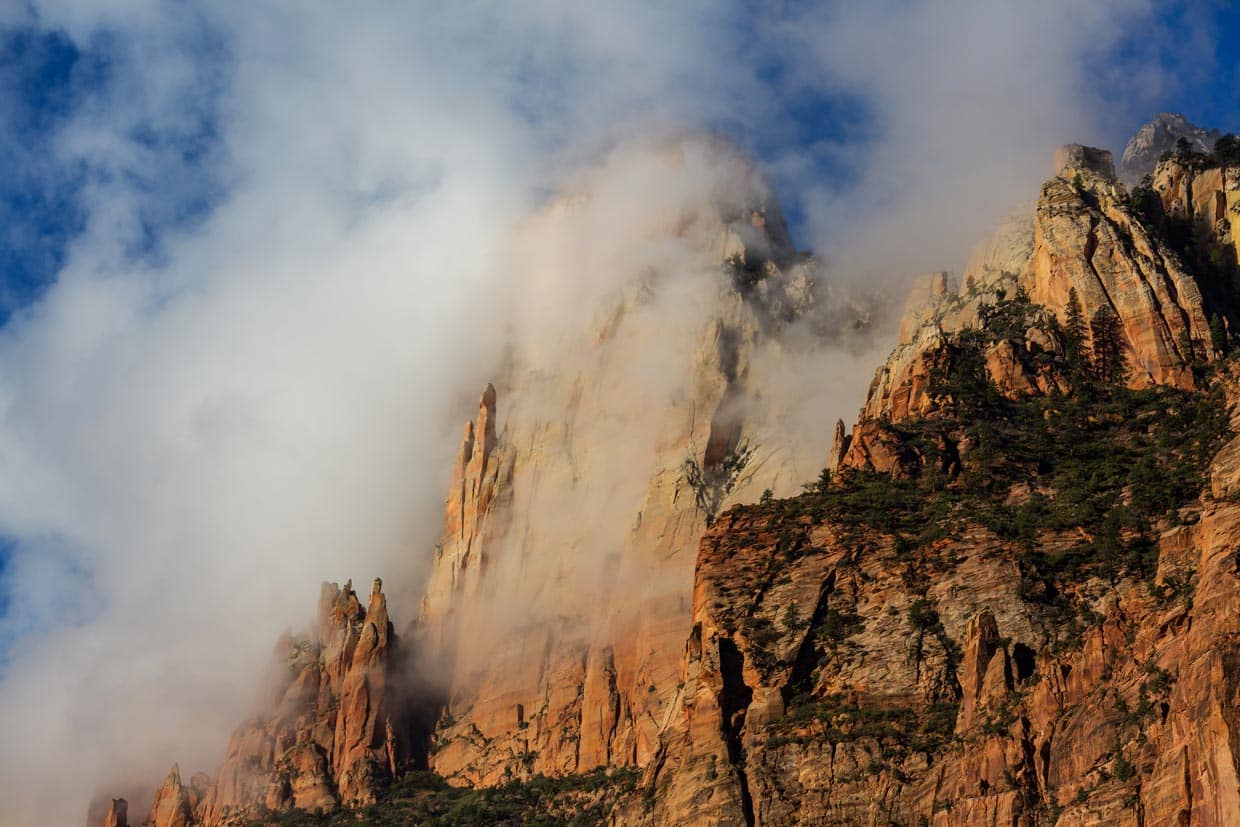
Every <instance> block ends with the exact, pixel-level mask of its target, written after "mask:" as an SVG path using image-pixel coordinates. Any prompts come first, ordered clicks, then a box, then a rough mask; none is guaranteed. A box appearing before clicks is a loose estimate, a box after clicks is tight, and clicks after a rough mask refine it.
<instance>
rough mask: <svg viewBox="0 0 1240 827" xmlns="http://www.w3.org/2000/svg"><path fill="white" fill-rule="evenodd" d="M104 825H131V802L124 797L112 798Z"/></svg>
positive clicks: (113, 826) (115, 826)
mask: <svg viewBox="0 0 1240 827" xmlns="http://www.w3.org/2000/svg"><path fill="white" fill-rule="evenodd" d="M103 827H129V802H127V801H126V800H125V799H123V798H114V799H112V805H111V806H110V807H108V812H107V814H106V815H104V817H103Z"/></svg>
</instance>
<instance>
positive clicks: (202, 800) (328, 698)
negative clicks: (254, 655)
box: [148, 580, 407, 827]
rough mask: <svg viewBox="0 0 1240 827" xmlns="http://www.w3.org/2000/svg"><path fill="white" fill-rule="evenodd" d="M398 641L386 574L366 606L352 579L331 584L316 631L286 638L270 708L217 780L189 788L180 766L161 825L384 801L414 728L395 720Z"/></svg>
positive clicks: (156, 822)
mask: <svg viewBox="0 0 1240 827" xmlns="http://www.w3.org/2000/svg"><path fill="white" fill-rule="evenodd" d="M394 647H395V636H394V635H393V632H392V623H391V621H390V620H389V618H388V613H387V602H386V598H385V597H384V595H383V592H382V584H381V582H380V581H379V580H375V582H374V586H373V588H372V589H371V594H370V601H369V606H368V607H367V608H366V609H363V608H362V606H361V603H360V602H359V600H358V598H357V594H356V593H355V592H354V591H353V589H352V584H351V582H350V583H346V584H345V586H344V588H343V589H342V588H340V587H339V586H337V585H336V584H335V583H324V584H323V590H322V594H321V596H320V600H319V611H318V621H317V624H316V627H315V629H314V630H313V632H312V633H311V634H310V635H309V636H307V637H288V636H286V637H284V638H283V639H282V640H281V641H280V643H279V644H278V645H277V647H276V656H277V661H278V663H277V665H276V670H275V671H276V674H275V676H274V678H273V686H272V691H271V701H270V705H269V707H268V708H267V709H265V710H264V711H263V712H262V714H260V715H259V716H258V717H255V718H253V719H251V720H249V721H247V722H245V723H244V724H242V725H241V726H240V727H238V728H237V730H236V731H235V732H234V733H233V735H232V737H231V738H230V739H229V742H228V749H227V753H226V757H225V759H224V762H223V764H222V765H221V767H220V769H219V772H218V773H217V775H216V778H215V780H214V781H212V780H211V779H210V778H209V777H207V776H206V775H205V774H202V773H199V774H197V775H195V776H194V778H193V779H192V780H191V783H190V785H189V786H188V787H186V786H183V785H182V783H181V778H180V773H179V771H178V769H177V767H175V766H174V767H173V768H172V772H170V773H169V775H168V778H167V779H166V780H165V781H164V784H163V787H161V788H160V790H159V792H158V793H156V796H155V802H154V804H153V806H152V808H151V812H150V815H149V817H148V821H149V822H150V824H151V825H152V827H199V825H201V827H214V825H221V824H226V823H231V821H232V820H235V819H236V818H239V817H245V816H246V815H247V814H252V813H256V812H260V811H262V810H264V809H266V810H272V811H276V812H279V811H284V810H288V809H290V808H294V807H296V808H298V809H304V810H316V809H322V810H332V809H334V808H336V807H337V806H339V805H341V804H346V805H353V804H365V803H369V802H372V801H374V799H375V792H376V789H377V785H378V784H379V783H381V782H382V781H383V780H384V779H386V778H388V777H391V775H392V774H394V773H395V772H396V771H397V769H398V767H399V765H400V763H401V762H402V761H404V760H405V759H406V758H407V743H406V741H405V739H404V735H403V733H404V727H403V725H398V726H395V727H394V726H393V723H392V712H391V708H392V703H393V701H392V680H393V670H394V668H395V661H394Z"/></svg>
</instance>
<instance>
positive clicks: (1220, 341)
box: [1210, 313, 1227, 355]
mask: <svg viewBox="0 0 1240 827" xmlns="http://www.w3.org/2000/svg"><path fill="white" fill-rule="evenodd" d="M1210 344H1211V345H1212V346H1213V347H1214V353H1215V355H1222V354H1224V353H1226V352H1227V327H1226V325H1224V324H1223V320H1222V319H1221V318H1219V315H1218V314H1217V313H1215V314H1214V315H1212V316H1211V317H1210Z"/></svg>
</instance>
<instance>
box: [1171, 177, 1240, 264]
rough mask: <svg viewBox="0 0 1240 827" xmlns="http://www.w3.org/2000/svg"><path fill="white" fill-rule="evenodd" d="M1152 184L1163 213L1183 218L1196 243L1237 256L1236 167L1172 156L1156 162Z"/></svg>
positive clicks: (1239, 207) (1239, 190)
mask: <svg viewBox="0 0 1240 827" xmlns="http://www.w3.org/2000/svg"><path fill="white" fill-rule="evenodd" d="M1152 185H1153V189H1154V192H1155V193H1156V195H1157V198H1158V202H1159V206H1160V207H1161V208H1162V211H1163V214H1164V215H1165V216H1167V217H1169V218H1171V219H1173V220H1174V219H1176V218H1180V219H1186V220H1187V221H1189V222H1190V223H1191V225H1192V227H1193V229H1194V230H1195V236H1196V238H1195V239H1194V240H1195V241H1196V242H1197V243H1198V244H1199V245H1202V246H1205V247H1212V248H1214V249H1217V250H1219V251H1220V252H1222V253H1223V254H1224V255H1225V256H1226V257H1227V258H1229V259H1230V260H1229V261H1228V264H1230V265H1231V266H1233V267H1234V265H1235V262H1236V261H1237V259H1238V257H1240V168H1237V167H1223V166H1215V167H1205V168H1203V167H1202V166H1200V165H1198V164H1195V163H1193V162H1192V161H1184V160H1180V159H1176V158H1172V159H1169V160H1167V161H1164V162H1162V163H1160V164H1159V165H1158V167H1157V168H1156V169H1155V170H1154V173H1153V176H1152Z"/></svg>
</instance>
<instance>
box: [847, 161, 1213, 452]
mask: <svg viewBox="0 0 1240 827" xmlns="http://www.w3.org/2000/svg"><path fill="white" fill-rule="evenodd" d="M1055 162H1056V171H1057V175H1056V176H1055V177H1053V178H1051V179H1050V180H1048V181H1047V182H1046V183H1045V184H1044V185H1043V186H1042V190H1041V193H1040V196H1039V198H1038V201H1037V204H1036V207H1035V210H1034V215H1033V218H1032V221H1029V220H1026V219H1019V218H1018V219H1013V220H1010V221H1008V222H1007V223H1005V224H1004V225H1002V226H1001V227H1000V229H999V230H998V232H997V233H996V234H995V236H994V237H993V238H992V239H991V240H990V241H989V242H987V243H986V244H983V245H982V246H980V247H979V249H978V251H977V252H976V253H975V255H974V256H973V258H972V260H971V261H970V263H969V265H968V267H966V269H965V272H964V275H963V279H962V286H961V287H959V288H956V287H954V286H953V285H952V284H951V283H950V280H949V278H948V276H947V274H945V273H941V274H936V275H934V276H931V277H929V278H928V279H927V280H926V281H924V282H923V283H922V285H921V286H919V288H918V289H916V290H914V292H913V294H912V296H911V297H910V300H909V305H908V307H907V309H906V311H905V315H904V319H903V321H902V322H901V326H900V341H899V344H898V345H897V347H896V349H895V351H894V352H893V353H892V355H891V356H890V357H889V358H888V360H887V362H886V363H885V364H884V365H883V366H882V367H881V368H879V370H878V372H877V373H876V375H875V378H874V381H873V383H872V384H871V386H870V390H869V394H868V396H867V399H866V403H865V406H864V407H863V409H862V412H861V416H860V419H859V423H858V427H857V429H856V431H855V432H854V433H853V435H852V438H851V441H850V444H849V449H848V451H847V452H846V454H845V455H844V456H843V457H842V458H841V461H840V464H841V465H842V466H843V467H853V468H857V467H873V468H880V469H884V470H890V469H891V468H893V467H894V466H895V465H896V464H898V458H896V457H894V456H893V455H892V454H891V448H890V446H887V445H885V444H884V440H883V437H882V434H881V431H880V429H878V427H877V425H878V423H881V422H899V421H901V420H904V419H907V418H909V417H915V416H921V415H925V414H927V413H929V412H931V411H932V410H933V409H934V408H935V407H936V405H937V404H938V403H937V401H936V399H934V398H933V394H932V393H931V387H930V386H931V372H932V367H933V364H934V363H935V360H936V359H938V358H940V357H941V356H942V345H943V341H944V337H945V336H948V335H950V334H952V333H955V332H959V331H961V330H965V329H968V328H972V327H976V326H977V325H978V322H979V316H978V314H979V309H980V308H982V307H983V306H984V305H987V304H992V305H993V303H994V302H995V300H996V297H998V296H1001V295H1006V296H1012V295H1016V294H1018V293H1023V294H1025V295H1027V296H1028V297H1029V298H1030V299H1031V300H1032V301H1033V302H1035V303H1036V304H1038V305H1040V306H1041V307H1043V308H1045V309H1047V310H1048V311H1050V313H1052V314H1053V316H1054V317H1055V321H1056V322H1057V323H1058V324H1059V325H1060V326H1062V325H1063V324H1065V323H1066V322H1067V321H1068V317H1069V314H1070V312H1071V309H1070V304H1071V297H1072V296H1075V297H1076V301H1077V302H1078V304H1079V307H1078V310H1079V312H1080V314H1081V316H1082V318H1083V321H1084V324H1085V332H1086V337H1087V338H1088V339H1089V340H1090V341H1089V342H1087V343H1086V346H1087V347H1089V346H1093V345H1094V344H1096V343H1095V342H1093V341H1092V340H1093V339H1094V337H1095V334H1096V331H1097V330H1098V329H1099V328H1100V327H1102V326H1103V325H1104V323H1105V322H1106V321H1107V320H1109V319H1114V320H1116V322H1117V325H1118V332H1119V337H1118V338H1119V341H1118V345H1119V347H1120V348H1121V349H1122V351H1123V353H1124V361H1125V363H1126V368H1127V381H1128V383H1129V384H1130V385H1131V386H1132V387H1143V386H1147V385H1151V384H1159V385H1170V386H1174V387H1181V388H1189V387H1193V385H1194V384H1195V382H1196V379H1195V375H1194V370H1195V368H1196V367H1197V366H1199V365H1201V364H1204V363H1209V362H1210V361H1212V360H1213V359H1214V358H1215V356H1216V348H1215V346H1214V345H1213V343H1212V338H1211V331H1210V325H1209V321H1208V319H1209V315H1210V313H1211V312H1215V309H1214V308H1211V307H1210V306H1208V303H1207V302H1206V301H1205V299H1204V298H1203V295H1202V288H1201V286H1200V285H1199V284H1198V281H1197V279H1196V278H1195V277H1194V276H1193V275H1192V274H1190V272H1189V271H1188V270H1187V269H1186V265H1185V262H1184V260H1183V258H1182V257H1181V255H1180V254H1179V253H1178V252H1177V251H1176V250H1174V249H1172V247H1171V246H1170V245H1169V243H1168V242H1167V241H1166V240H1165V239H1164V238H1163V237H1162V236H1161V235H1160V234H1159V233H1158V232H1156V228H1155V227H1153V226H1151V224H1150V222H1149V221H1148V220H1147V219H1146V217H1145V216H1144V215H1143V214H1142V213H1141V212H1140V211H1139V210H1138V209H1136V208H1135V207H1134V206H1133V204H1132V203H1131V201H1130V199H1129V197H1128V194H1127V192H1126V191H1125V190H1124V189H1123V188H1122V187H1121V186H1120V185H1119V184H1118V182H1117V181H1116V180H1115V178H1114V168H1113V164H1112V161H1111V155H1110V153H1109V152H1106V151H1104V150H1095V149H1091V148H1088V147H1081V146H1069V147H1064V148H1063V149H1061V150H1060V151H1059V152H1058V153H1057V154H1056V159H1055ZM1165 177H1166V178H1167V180H1171V175H1170V174H1169V173H1168V174H1167V175H1166V176H1165ZM1177 180H1178V179H1177ZM1211 180H1214V179H1211ZM1220 180H1221V179H1220ZM1203 186H1204V185H1203ZM1164 189H1166V190H1167V191H1168V192H1170V191H1171V187H1170V185H1169V184H1168V185H1166V186H1165V187H1164ZM1160 191H1161V190H1160ZM1177 192H1178V190H1177ZM1166 198H1167V200H1168V203H1171V202H1172V201H1173V200H1174V197H1173V196H1172V195H1167V196H1166ZM1018 333H1020V334H1023V335H1016V336H1009V337H1006V338H1005V339H1003V340H1000V341H996V342H995V343H994V344H993V345H992V348H991V350H990V351H989V352H988V353H987V354H986V361H987V369H988V372H989V375H990V379H991V380H992V381H993V382H994V383H995V384H996V386H997V387H998V388H999V389H1000V390H1001V392H1003V393H1005V394H1007V395H1008V396H1019V395H1024V394H1031V393H1034V394H1046V393H1048V392H1051V391H1053V390H1059V389H1062V383H1061V382H1060V381H1059V380H1057V378H1056V377H1053V376H1050V375H1047V374H1046V373H1045V372H1039V370H1038V368H1037V364H1038V363H1039V361H1042V362H1044V361H1045V360H1044V359H1041V358H1040V355H1044V354H1047V353H1050V352H1053V351H1054V350H1055V348H1056V347H1058V346H1059V345H1058V343H1057V341H1056V340H1055V338H1054V336H1052V335H1049V334H1048V331H1047V329H1046V326H1045V325H1038V326H1035V327H1031V328H1029V329H1028V330H1025V331H1019V332H1018Z"/></svg>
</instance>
